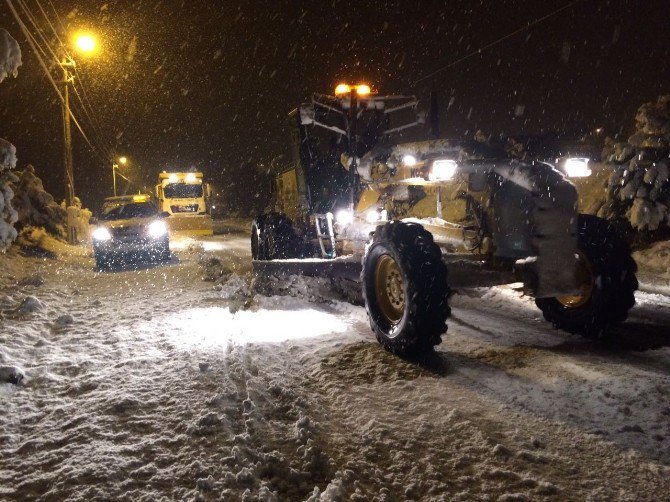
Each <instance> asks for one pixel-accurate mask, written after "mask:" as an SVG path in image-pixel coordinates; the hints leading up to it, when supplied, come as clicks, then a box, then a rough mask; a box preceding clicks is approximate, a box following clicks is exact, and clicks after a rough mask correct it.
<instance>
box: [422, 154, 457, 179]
mask: <svg viewBox="0 0 670 502" xmlns="http://www.w3.org/2000/svg"><path fill="white" fill-rule="evenodd" d="M457 167H458V164H456V161H455V160H449V159H441V160H436V161H434V162H433V165H432V167H431V169H430V173H429V174H428V179H429V180H430V181H447V180H450V179H451V178H453V177H454V175H455V174H456V168H457Z"/></svg>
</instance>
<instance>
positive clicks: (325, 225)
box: [314, 213, 337, 258]
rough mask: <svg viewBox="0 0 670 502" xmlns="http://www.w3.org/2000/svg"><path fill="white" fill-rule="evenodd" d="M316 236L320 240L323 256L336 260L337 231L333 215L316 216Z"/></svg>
mask: <svg viewBox="0 0 670 502" xmlns="http://www.w3.org/2000/svg"><path fill="white" fill-rule="evenodd" d="M314 218H315V224H316V236H317V238H318V239H319V247H320V248H321V256H322V257H323V258H335V256H336V255H337V252H336V250H335V231H334V230H333V213H326V214H315V215H314Z"/></svg>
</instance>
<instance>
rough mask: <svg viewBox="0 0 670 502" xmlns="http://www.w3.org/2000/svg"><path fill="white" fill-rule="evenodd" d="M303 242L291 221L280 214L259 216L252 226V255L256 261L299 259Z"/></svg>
mask: <svg viewBox="0 0 670 502" xmlns="http://www.w3.org/2000/svg"><path fill="white" fill-rule="evenodd" d="M301 253H302V240H301V239H300V237H298V236H297V235H296V233H295V229H294V228H293V222H292V221H291V219H290V218H289V217H288V216H286V215H284V214H280V213H270V214H266V215H262V216H259V217H258V218H256V219H255V220H254V222H253V223H252V224H251V255H252V258H253V259H254V260H277V259H287V258H299V257H300V256H301Z"/></svg>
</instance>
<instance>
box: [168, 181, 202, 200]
mask: <svg viewBox="0 0 670 502" xmlns="http://www.w3.org/2000/svg"><path fill="white" fill-rule="evenodd" d="M163 193H164V194H165V198H166V199H195V198H197V197H202V185H201V184H188V183H170V184H169V185H165V187H164V188H163Z"/></svg>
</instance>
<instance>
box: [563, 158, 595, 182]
mask: <svg viewBox="0 0 670 502" xmlns="http://www.w3.org/2000/svg"><path fill="white" fill-rule="evenodd" d="M563 169H564V170H565V174H566V175H567V176H568V178H585V177H587V176H591V169H589V159H587V158H584V157H570V158H568V159H565V162H564V164H563Z"/></svg>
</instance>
